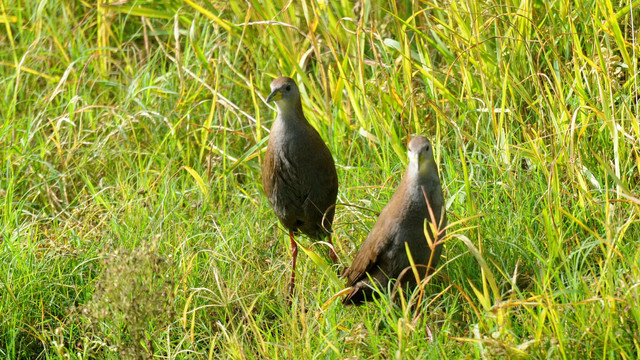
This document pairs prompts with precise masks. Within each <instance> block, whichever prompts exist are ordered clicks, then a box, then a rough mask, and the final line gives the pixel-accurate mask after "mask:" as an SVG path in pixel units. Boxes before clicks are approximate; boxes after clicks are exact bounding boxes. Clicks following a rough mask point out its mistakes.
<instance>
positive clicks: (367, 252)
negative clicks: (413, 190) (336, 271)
mask: <svg viewBox="0 0 640 360" xmlns="http://www.w3.org/2000/svg"><path fill="white" fill-rule="evenodd" d="M403 185H404V184H402V183H401V184H400V187H399V188H398V190H397V191H396V193H395V194H394V196H393V197H392V198H391V200H390V201H389V203H388V204H387V206H385V208H384V209H383V210H382V213H380V217H379V218H378V221H377V222H376V224H375V225H374V226H373V229H371V232H370V233H369V236H367V238H366V239H365V241H364V242H363V243H362V245H361V246H360V249H359V250H358V253H357V254H356V256H355V258H354V259H353V264H351V266H350V267H349V268H347V269H346V270H345V271H344V272H343V273H342V277H344V278H346V279H347V285H348V286H353V285H355V284H356V283H357V282H358V281H360V280H363V279H364V278H365V277H366V276H367V275H366V274H367V272H369V271H371V270H372V269H373V268H374V267H375V266H377V265H380V264H378V262H379V260H380V254H382V253H383V252H384V251H387V250H388V248H389V247H390V246H391V244H392V242H393V241H394V239H395V235H396V234H397V232H398V226H399V225H400V224H399V220H398V219H401V218H402V216H403V214H402V213H403V211H404V208H403V204H402V199H401V197H402V196H401V195H402V192H403V190H404V189H403Z"/></svg>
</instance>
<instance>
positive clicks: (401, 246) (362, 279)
mask: <svg viewBox="0 0 640 360" xmlns="http://www.w3.org/2000/svg"><path fill="white" fill-rule="evenodd" d="M408 154H409V166H408V168H407V170H406V172H405V173H404V176H403V177H402V180H401V182H400V185H399V186H398V188H397V190H396V192H395V193H394V194H393V196H392V197H391V200H389V202H388V203H387V205H386V206H385V207H384V208H383V210H382V212H381V213H380V216H379V217H378V220H377V221H376V223H375V225H374V226H373V228H372V229H371V231H370V233H369V235H368V236H367V238H366V239H365V240H364V242H363V243H362V245H361V246H360V249H359V250H358V252H357V253H356V256H355V257H354V259H353V263H352V265H351V266H350V267H348V268H346V269H345V270H344V272H343V273H342V277H343V278H345V279H346V281H347V286H350V290H349V291H348V293H347V295H346V296H345V297H344V298H343V301H342V302H343V304H345V305H349V304H353V305H359V304H362V303H364V302H365V301H367V300H371V299H372V297H373V296H375V291H374V285H375V286H377V287H378V288H380V289H385V288H386V287H387V286H388V284H389V281H390V280H391V279H397V278H398V277H399V276H400V275H401V274H402V273H403V272H404V271H406V269H410V262H409V258H408V256H407V251H406V248H405V244H407V245H408V248H409V250H410V253H411V257H412V258H413V260H414V262H415V264H416V267H417V268H419V272H420V276H421V277H423V276H425V275H426V274H427V271H428V270H427V269H429V270H433V269H434V268H435V267H436V266H437V264H438V261H439V259H440V254H441V252H442V243H441V242H439V241H437V239H438V240H439V239H441V238H442V236H444V233H445V232H444V230H443V229H445V228H446V226H447V217H446V211H445V205H444V196H443V195H442V186H441V185H440V178H439V175H438V168H437V166H436V162H435V160H434V158H433V146H432V145H431V143H430V142H429V140H427V138H426V137H424V136H417V137H414V138H413V139H412V140H411V141H410V143H409V149H408ZM430 210H431V211H430ZM431 214H433V216H432V215H431ZM425 220H427V221H429V222H432V223H433V222H435V224H434V225H436V226H435V229H438V230H437V232H438V235H437V236H438V238H437V239H436V238H435V237H434V236H433V233H432V231H431V228H430V226H426V227H425ZM434 220H435V221H434ZM425 228H426V229H428V230H427V232H428V234H429V237H430V241H431V242H432V243H433V244H434V245H435V247H434V248H433V252H432V251H431V247H430V246H429V242H428V240H427V238H426V235H425ZM406 278H407V279H406V280H407V283H411V282H413V281H415V280H414V279H415V277H414V276H413V275H412V273H410V272H408V273H407V276H406ZM399 281H400V280H399ZM402 281H405V276H403V277H402Z"/></svg>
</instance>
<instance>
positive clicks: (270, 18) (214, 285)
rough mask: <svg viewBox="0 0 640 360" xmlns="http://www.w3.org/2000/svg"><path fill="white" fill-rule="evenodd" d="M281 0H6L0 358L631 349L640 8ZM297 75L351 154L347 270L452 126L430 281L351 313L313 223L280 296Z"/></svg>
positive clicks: (639, 186) (639, 150)
mask: <svg viewBox="0 0 640 360" xmlns="http://www.w3.org/2000/svg"><path fill="white" fill-rule="evenodd" d="M287 3H288V2H286V1H285V2H277V3H273V2H271V1H266V2H261V1H253V0H249V1H247V2H233V1H232V2H229V3H226V2H213V3H211V2H208V1H199V0H195V1H194V0H183V1H179V0H162V1H145V0H140V1H130V2H116V3H108V2H107V1H103V0H98V1H96V2H86V1H64V2H61V3H59V4H58V3H54V2H37V1H33V0H20V1H2V0H0V27H1V28H2V30H0V44H2V46H0V75H1V76H0V83H1V86H0V118H2V119H3V120H2V121H1V122H0V159H1V161H2V163H1V172H0V206H1V209H2V210H0V213H1V214H0V219H1V227H0V229H1V234H2V235H1V236H2V242H1V246H0V259H1V260H0V263H1V264H2V270H1V271H0V288H1V289H2V290H0V313H1V314H4V316H3V317H2V319H1V320H0V357H2V358H7V359H27V358H29V359H31V358H51V359H57V358H67V359H80V358H82V359H86V358H96V359H97V358H99V359H120V358H151V357H160V358H170V359H182V358H194V359H215V358H225V359H226V358H238V359H250V358H273V359H280V358H287V359H289V358H297V359H311V358H350V359H361V358H371V359H388V358H403V359H404V358H415V359H418V358H460V357H469V358H486V359H488V358H553V359H574V358H580V359H583V358H607V359H610V358H616V359H618V358H619V359H634V358H637V357H638V353H639V350H640V335H638V334H639V333H640V330H639V328H638V324H639V321H640V310H638V309H640V304H639V296H640V294H639V289H640V286H639V284H640V270H639V268H638V264H640V248H639V245H638V244H640V235H639V234H640V225H639V219H638V216H639V215H640V170H639V169H640V125H639V120H638V115H637V114H638V111H639V108H638V102H639V100H638V99H639V97H638V96H639V95H638V79H637V76H636V75H637V73H638V61H637V59H638V52H639V51H640V48H639V47H638V45H637V43H638V42H637V38H638V36H639V35H640V34H638V31H637V30H636V29H637V27H638V26H640V19H639V18H638V16H639V15H638V14H640V11H639V10H638V9H637V7H638V6H639V5H640V4H638V2H637V1H635V2H631V1H627V2H619V3H613V2H611V1H609V0H604V1H600V0H598V1H595V0H586V1H583V2H582V3H580V4H577V3H574V2H563V1H559V2H558V1H549V0H524V1H521V2H515V1H510V0H508V1H505V2H502V3H500V4H497V3H496V4H494V3H485V2H480V1H475V0H474V1H459V0H452V1H449V2H412V1H383V2H379V3H376V2H374V3H371V2H367V1H357V2H355V3H354V2H350V1H334V2H326V1H320V0H305V1H301V2H293V3H291V4H289V6H286V5H287ZM281 74H282V75H289V76H293V77H294V78H295V79H296V80H297V82H298V84H299V85H300V86H301V89H302V90H301V91H302V97H303V103H304V107H305V112H306V115H307V118H308V119H309V121H310V122H311V123H312V124H313V125H314V126H315V127H316V128H317V129H318V130H319V132H320V134H321V135H322V137H323V138H324V139H325V140H326V141H327V143H328V145H329V148H330V149H331V151H332V153H333V154H334V157H335V160H336V164H337V168H338V176H339V179H340V190H339V195H338V197H339V205H338V207H337V212H336V221H335V225H334V228H335V229H334V230H335V236H334V242H335V244H336V248H337V253H338V255H339V257H340V259H341V262H342V266H348V265H349V264H350V261H351V259H352V257H353V255H354V254H355V251H356V250H357V248H358V246H359V245H360V243H361V242H362V240H363V239H364V238H365V236H366V234H367V232H368V230H369V229H370V228H371V227H372V226H373V224H374V222H375V219H376V215H377V213H378V212H379V211H380V210H381V209H382V207H383V206H384V204H385V203H386V201H388V199H389V198H390V197H391V195H392V194H393V191H394V189H395V186H396V185H397V184H398V182H399V180H400V177H401V174H402V171H403V169H404V167H405V165H406V163H407V159H406V150H405V149H406V144H407V142H408V139H409V137H410V136H412V135H414V134H425V135H427V136H428V137H429V138H430V139H431V140H432V141H433V142H434V144H436V158H437V161H438V163H439V164H440V177H441V180H442V182H443V184H444V190H445V197H446V198H447V210H448V214H449V219H450V223H453V225H452V226H451V228H450V229H449V232H448V234H449V235H450V236H449V237H448V238H447V240H446V242H445V253H444V255H445V258H444V259H443V261H441V264H443V265H442V266H441V267H440V268H439V271H438V272H437V274H436V275H435V276H434V277H433V278H431V279H430V280H429V282H428V283H426V284H425V296H424V297H422V298H421V297H419V295H418V294H416V295H415V296H414V297H412V298H411V299H405V302H404V303H400V304H394V303H392V302H391V301H390V299H389V297H383V298H381V299H380V300H379V301H378V302H375V303H371V304H369V305H367V306H364V307H358V308H354V307H343V306H342V305H341V304H340V303H339V301H337V300H336V298H334V297H333V296H334V295H336V294H337V293H338V292H339V291H340V290H342V288H343V285H344V284H343V283H341V282H339V281H337V280H336V278H335V276H333V274H334V271H335V269H330V270H326V269H324V268H323V266H322V265H323V264H322V262H321V261H320V260H317V259H318V258H319V259H322V260H324V259H326V256H323V255H326V248H325V247H324V246H323V245H322V244H313V243H311V242H310V241H309V239H305V238H303V239H301V245H303V246H304V247H305V248H306V250H305V251H304V252H301V256H300V260H299V267H298V287H297V291H296V294H295V299H294V302H293V306H292V308H288V307H287V305H286V300H285V299H284V296H285V294H286V291H287V285H288V284H287V283H288V271H289V262H290V256H289V254H288V247H287V236H286V233H285V231H284V230H283V229H282V228H281V227H280V226H279V225H278V224H277V220H276V218H275V216H274V215H273V213H272V212H271V210H270V208H269V206H268V204H267V202H266V199H265V198H264V196H263V194H262V193H261V186H260V181H259V176H260V161H261V157H262V150H263V149H264V147H265V144H266V143H265V140H266V138H267V136H268V129H269V127H270V125H271V123H272V121H273V119H274V111H273V109H272V108H270V107H268V106H267V104H265V103H264V98H265V97H266V95H268V89H269V83H270V81H271V80H272V79H273V78H275V77H277V76H279V75H281ZM317 255H320V256H319V257H318V256H317ZM314 259H315V260H314ZM418 299H422V302H421V303H420V304H418V305H416V306H407V305H406V301H409V300H413V301H418Z"/></svg>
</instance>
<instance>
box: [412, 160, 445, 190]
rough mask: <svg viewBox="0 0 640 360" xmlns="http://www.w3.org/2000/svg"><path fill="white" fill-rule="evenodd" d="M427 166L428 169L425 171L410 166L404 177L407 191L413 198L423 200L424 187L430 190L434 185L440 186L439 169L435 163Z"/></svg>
mask: <svg viewBox="0 0 640 360" xmlns="http://www.w3.org/2000/svg"><path fill="white" fill-rule="evenodd" d="M411 165H413V164H411ZM416 165H417V164H416ZM426 166H427V168H425V169H419V168H418V167H417V166H416V168H412V167H411V166H409V168H408V169H407V172H406V173H405V175H404V176H405V179H406V182H407V188H408V189H407V190H409V191H410V192H411V194H412V196H417V197H419V198H422V196H423V194H422V187H425V189H428V188H431V187H433V184H439V179H438V168H437V167H436V165H435V163H434V162H432V163H430V164H426Z"/></svg>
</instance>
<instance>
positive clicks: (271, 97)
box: [267, 90, 282, 102]
mask: <svg viewBox="0 0 640 360" xmlns="http://www.w3.org/2000/svg"><path fill="white" fill-rule="evenodd" d="M280 99H282V93H281V92H280V90H273V92H272V93H271V94H269V96H267V102H272V101H278V100H280Z"/></svg>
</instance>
